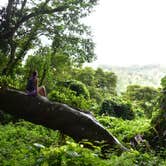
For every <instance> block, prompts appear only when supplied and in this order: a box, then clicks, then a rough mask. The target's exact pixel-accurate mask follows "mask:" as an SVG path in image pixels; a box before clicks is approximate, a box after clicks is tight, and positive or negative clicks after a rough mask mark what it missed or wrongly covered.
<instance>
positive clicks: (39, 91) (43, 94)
mask: <svg viewBox="0 0 166 166" xmlns="http://www.w3.org/2000/svg"><path fill="white" fill-rule="evenodd" d="M38 93H39V94H40V95H41V96H45V97H46V89H45V87H44V86H40V87H38Z"/></svg>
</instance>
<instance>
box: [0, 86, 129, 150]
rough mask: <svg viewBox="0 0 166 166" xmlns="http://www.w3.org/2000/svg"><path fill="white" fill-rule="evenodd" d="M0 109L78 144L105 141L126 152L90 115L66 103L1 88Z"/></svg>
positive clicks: (110, 145)
mask: <svg viewBox="0 0 166 166" xmlns="http://www.w3.org/2000/svg"><path fill="white" fill-rule="evenodd" d="M0 109H1V110H3V111H5V112H6V113H9V114H12V115H14V116H16V117H19V118H23V119H25V120H27V121H30V122H33V123H35V124H39V125H43V126H45V127H47V128H51V129H53V130H60V131H61V132H62V133H64V134H66V135H68V136H70V137H72V138H73V139H74V140H75V141H77V142H79V141H81V140H83V139H86V140H88V141H90V142H92V143H95V142H97V141H99V142H101V141H105V143H106V144H107V145H108V146H109V147H115V146H116V145H118V147H119V148H120V149H122V150H127V149H126V148H125V147H124V146H123V145H122V144H121V143H120V142H119V141H118V140H117V139H116V138H115V137H114V136H113V135H112V134H111V133H109V132H108V131H107V130H106V129H104V127H103V126H102V125H101V124H99V122H97V121H96V119H95V118H94V117H93V116H92V115H90V114H87V113H84V112H80V111H78V110H76V109H73V108H71V107H69V106H68V105H66V104H61V103H57V102H51V101H49V100H48V99H47V98H45V97H41V96H37V97H32V96H28V95H26V93H24V92H20V91H17V90H11V89H5V90H3V89H0Z"/></svg>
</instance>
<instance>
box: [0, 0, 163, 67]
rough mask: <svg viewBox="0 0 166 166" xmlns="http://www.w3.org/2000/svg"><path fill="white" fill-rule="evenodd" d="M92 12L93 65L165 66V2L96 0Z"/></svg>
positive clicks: (152, 0) (87, 19)
mask: <svg viewBox="0 0 166 166" xmlns="http://www.w3.org/2000/svg"><path fill="white" fill-rule="evenodd" d="M3 3H4V0H0V5H1V4H3ZM94 10H95V11H94V12H93V13H92V14H91V15H90V16H89V17H88V18H86V21H85V22H86V23H87V24H88V25H90V26H91V30H92V34H93V40H94V42H95V43H96V48H95V54H96V56H97V59H98V60H97V61H95V62H94V63H93V64H94V65H98V64H108V65H119V66H127V65H135V64H137V65H147V64H164V65H166V0H99V4H98V5H97V6H96V7H95V9H94Z"/></svg>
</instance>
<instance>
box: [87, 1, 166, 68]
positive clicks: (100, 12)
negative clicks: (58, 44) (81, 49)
mask: <svg viewBox="0 0 166 166" xmlns="http://www.w3.org/2000/svg"><path fill="white" fill-rule="evenodd" d="M86 22H87V24H88V25H90V26H91V29H92V32H93V39H94V42H95V43H96V48H95V53H96V55H97V57H98V60H97V61H96V62H95V63H93V64H108V65H118V66H127V65H135V64H137V65H147V64H164V65H165V64H166V1H165V0H100V1H99V5H98V6H97V7H96V8H95V11H94V12H93V13H92V14H91V15H90V16H89V17H88V18H87V20H86Z"/></svg>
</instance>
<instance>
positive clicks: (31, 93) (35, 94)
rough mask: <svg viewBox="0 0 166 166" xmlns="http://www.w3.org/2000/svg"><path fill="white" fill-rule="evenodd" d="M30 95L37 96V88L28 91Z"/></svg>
mask: <svg viewBox="0 0 166 166" xmlns="http://www.w3.org/2000/svg"><path fill="white" fill-rule="evenodd" d="M27 95H28V96H37V90H33V91H27Z"/></svg>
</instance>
